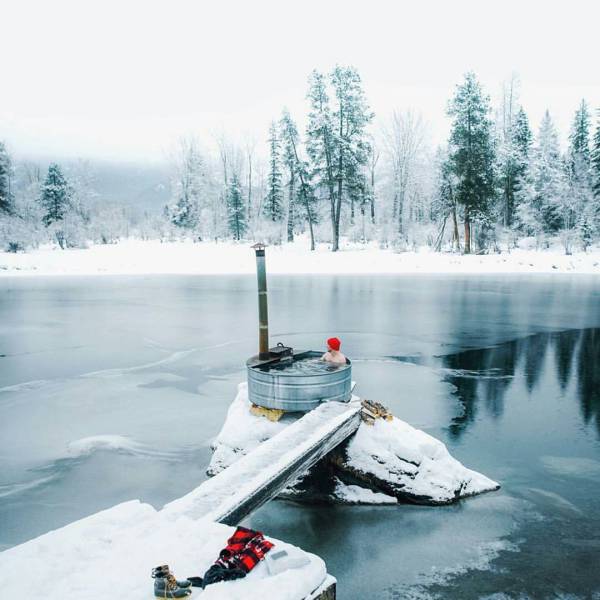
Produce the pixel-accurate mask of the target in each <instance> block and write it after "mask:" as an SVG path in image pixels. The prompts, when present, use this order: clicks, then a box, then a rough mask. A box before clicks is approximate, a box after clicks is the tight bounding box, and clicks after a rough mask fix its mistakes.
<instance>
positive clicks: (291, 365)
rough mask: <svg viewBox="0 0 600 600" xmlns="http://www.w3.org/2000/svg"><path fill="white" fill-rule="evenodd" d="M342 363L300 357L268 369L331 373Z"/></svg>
mask: <svg viewBox="0 0 600 600" xmlns="http://www.w3.org/2000/svg"><path fill="white" fill-rule="evenodd" d="M341 366H343V365H334V364H332V363H330V362H327V361H325V360H322V359H321V358H318V357H307V358H300V359H298V360H294V361H285V362H282V363H280V364H278V365H277V366H274V367H271V368H270V369H269V371H278V372H279V373H285V374H286V375H317V374H319V373H332V372H333V371H337V370H338V369H339V368H340V367H341Z"/></svg>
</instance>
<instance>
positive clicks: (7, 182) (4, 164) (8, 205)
mask: <svg viewBox="0 0 600 600" xmlns="http://www.w3.org/2000/svg"><path fill="white" fill-rule="evenodd" d="M11 170H12V164H11V160H10V155H9V154H8V151H7V150H6V146H5V145H4V144H3V143H2V142H0V214H2V213H4V214H11V213H12V212H13V209H14V203H13V196H12V190H11Z"/></svg>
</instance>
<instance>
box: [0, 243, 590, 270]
mask: <svg viewBox="0 0 600 600" xmlns="http://www.w3.org/2000/svg"><path fill="white" fill-rule="evenodd" d="M308 248H309V246H308V244H307V241H306V240H299V241H297V242H294V243H291V244H284V245H281V246H271V247H269V248H268V250H267V264H268V271H269V274H270V275H305V274H313V275H331V274H337V275H386V274H387V275H394V274H396V275H401V274H421V273H422V274H464V275H468V274H536V273H563V274H583V275H593V274H598V275H600V248H598V247H595V248H593V249H591V250H590V251H588V252H587V253H584V252H575V253H573V254H572V255H570V256H567V255H565V254H564V252H563V251H562V249H561V248H560V247H552V248H551V249H549V250H528V249H515V250H513V251H511V252H510V253H508V252H503V253H501V254H486V255H467V256H465V255H460V254H452V253H439V252H432V251H430V250H429V249H427V248H423V249H420V250H418V251H410V252H394V251H392V250H389V249H385V250H382V249H380V248H378V246H377V245H376V244H375V243H371V244H364V245H363V244H346V245H345V246H344V247H343V248H342V250H340V251H339V252H336V253H332V252H330V251H329V248H328V245H327V244H319V245H318V247H317V250H316V251H315V252H311V251H310V250H309V249H308ZM254 273H255V262H254V253H253V252H252V251H251V249H250V243H249V242H247V243H239V244H235V243H232V242H219V243H214V242H201V243H193V242H185V241H182V242H164V243H161V242H159V241H141V240H126V241H122V242H119V243H118V244H110V245H104V246H103V245H98V246H91V247H90V248H87V249H67V250H60V249H57V248H53V247H43V248H40V249H38V250H34V251H31V252H27V253H17V254H11V253H7V252H2V253H0V277H2V276H4V277H6V276H39V275H163V274H164V275H168V274H173V275H250V274H254Z"/></svg>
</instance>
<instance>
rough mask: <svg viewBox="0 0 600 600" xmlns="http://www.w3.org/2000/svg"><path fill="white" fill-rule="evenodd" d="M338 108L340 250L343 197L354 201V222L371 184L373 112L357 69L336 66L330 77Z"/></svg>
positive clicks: (336, 226) (336, 240)
mask: <svg viewBox="0 0 600 600" xmlns="http://www.w3.org/2000/svg"><path fill="white" fill-rule="evenodd" d="M330 81H331V86H332V88H333V90H334V94H335V98H336V105H335V108H334V111H333V114H332V120H333V123H334V128H333V143H334V149H335V155H334V162H333V164H334V167H335V178H336V180H337V193H336V206H335V210H334V211H333V214H334V217H335V218H334V222H333V223H332V224H333V245H332V250H334V251H335V250H337V249H338V248H339V237H340V219H341V211H342V198H343V197H344V193H346V196H347V198H348V199H349V200H350V218H351V221H352V222H353V221H354V206H355V204H356V202H357V201H358V202H359V203H360V204H361V205H362V204H364V202H365V201H366V200H368V199H367V198H365V194H366V190H367V184H366V178H365V174H364V168H365V167H366V165H367V163H368V160H369V153H370V150H371V145H370V143H369V140H368V137H367V132H366V128H367V125H368V124H369V123H370V122H371V120H372V119H373V113H372V112H371V111H370V110H369V105H368V104H367V100H366V98H365V94H364V91H363V88H362V81H361V78H360V75H359V74H358V71H357V70H356V69H355V68H354V67H340V66H336V67H335V68H334V69H333V71H332V73H331V75H330Z"/></svg>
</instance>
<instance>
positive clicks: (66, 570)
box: [0, 500, 330, 600]
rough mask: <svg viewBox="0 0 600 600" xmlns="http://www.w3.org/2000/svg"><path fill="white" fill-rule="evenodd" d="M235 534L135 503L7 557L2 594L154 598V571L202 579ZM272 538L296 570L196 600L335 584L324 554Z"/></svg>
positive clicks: (296, 597)
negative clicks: (161, 569)
mask: <svg viewBox="0 0 600 600" xmlns="http://www.w3.org/2000/svg"><path fill="white" fill-rule="evenodd" d="M233 531H234V528H233V527H227V526H226V525H221V524H219V523H212V522H210V521H208V520H206V519H200V520H197V519H190V518H189V517H186V516H185V515H176V514H173V513H172V512H171V513H169V514H166V513H165V512H164V511H156V510H155V509H154V508H153V507H152V506H150V505H149V504H143V503H141V502H139V500H132V501H130V502H125V503H123V504H119V505H117V506H114V507H113V508H110V509H108V510H105V511H102V512H99V513H96V514H94V515H91V516H90V517H87V518H85V519H81V520H79V521H75V522H74V523H71V524H69V525H67V526H65V527H62V528H60V529H57V530H55V531H51V532H49V533H47V534H45V535H42V536H40V537H37V538H35V539H33V540H31V541H29V542H26V543H24V544H21V545H19V546H15V547H14V548H11V549H9V550H5V551H4V552H2V553H0V589H1V590H2V594H0V595H1V596H2V598H17V597H20V596H22V595H25V596H27V597H29V598H47V599H48V600H54V599H56V600H59V599H65V598H70V599H71V598H73V599H74V598H77V600H100V599H105V598H127V600H146V599H147V598H152V597H153V591H152V586H153V580H152V579H151V577H150V571H151V569H152V567H154V566H157V565H161V564H165V563H167V564H169V566H170V567H171V569H172V570H173V571H174V573H175V575H176V576H177V578H178V579H182V578H184V577H191V576H196V575H198V576H202V575H203V574H204V573H205V572H206V570H207V569H208V568H209V567H210V565H211V564H212V563H213V562H214V561H215V560H216V559H217V557H218V556H219V550H221V548H223V547H224V546H225V544H226V540H227V538H228V537H229V536H230V535H231V534H232V533H233ZM269 539H271V541H272V542H273V543H274V544H275V548H277V549H279V550H286V552H287V554H288V556H289V557H290V558H289V560H290V563H289V564H290V567H291V568H288V569H283V570H281V572H276V571H275V570H273V574H271V572H270V571H269V565H268V564H267V560H268V559H265V561H262V562H261V563H259V564H258V565H257V567H256V568H255V569H253V570H252V571H251V572H250V573H249V574H248V576H247V577H245V578H244V579H241V580H238V581H230V582H226V583H217V584H214V585H211V586H208V587H207V588H206V589H205V590H204V591H202V590H201V589H199V588H193V590H194V592H193V593H192V596H191V597H190V598H191V600H193V599H194V598H195V597H201V598H203V599H205V600H225V599H227V600H242V599H245V600H247V599H248V598H277V599H278V600H301V599H303V598H311V597H313V596H312V593H313V592H314V591H315V590H317V589H319V588H320V587H321V586H322V585H324V584H325V583H329V581H326V580H327V578H328V577H329V578H330V576H328V575H327V572H326V568H325V563H324V562H323V560H322V559H320V558H319V557H318V556H315V555H314V554H309V553H307V552H304V551H303V550H301V549H299V548H297V547H296V546H292V545H290V544H286V543H284V542H281V541H279V540H274V539H272V538H269ZM267 557H268V554H267Z"/></svg>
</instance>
